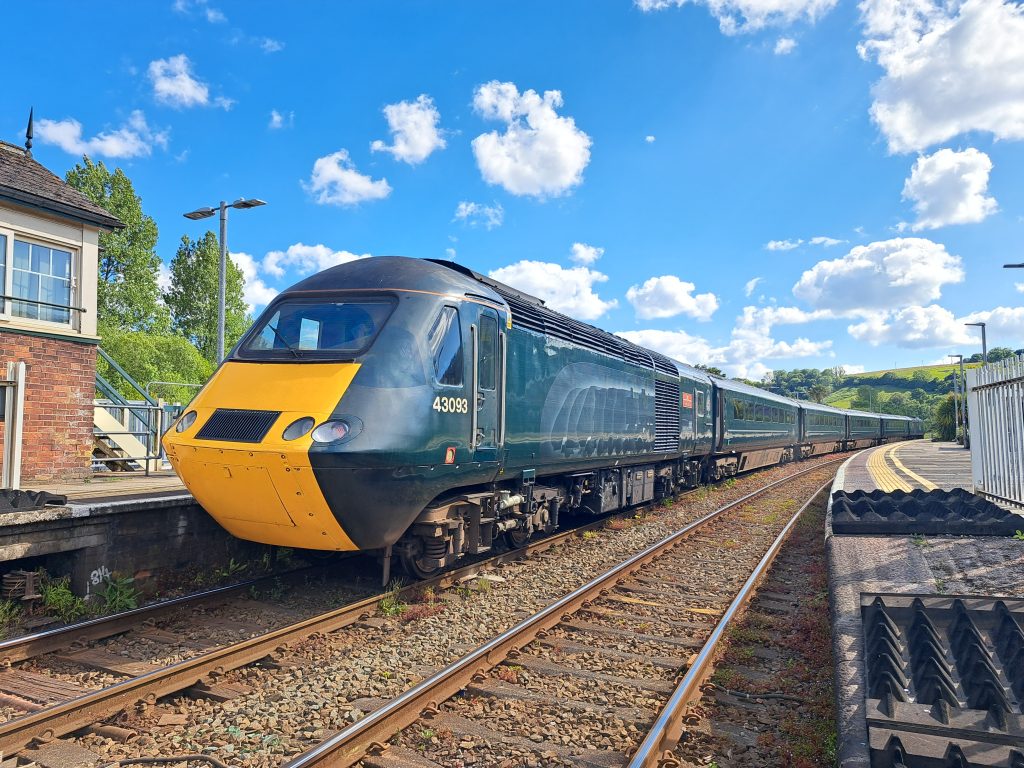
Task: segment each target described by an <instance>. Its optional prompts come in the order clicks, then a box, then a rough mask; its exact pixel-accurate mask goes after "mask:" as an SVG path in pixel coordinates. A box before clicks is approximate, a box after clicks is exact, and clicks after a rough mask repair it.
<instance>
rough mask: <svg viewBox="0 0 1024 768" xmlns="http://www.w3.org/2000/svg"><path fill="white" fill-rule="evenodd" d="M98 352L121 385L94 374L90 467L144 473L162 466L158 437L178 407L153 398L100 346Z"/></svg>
mask: <svg viewBox="0 0 1024 768" xmlns="http://www.w3.org/2000/svg"><path fill="white" fill-rule="evenodd" d="M98 352H99V355H100V356H101V357H102V358H103V359H104V360H106V361H107V363H108V364H109V365H110V367H111V369H112V370H113V371H114V376H115V377H119V383H121V384H122V386H121V387H120V388H119V387H116V386H114V384H112V383H111V382H109V381H107V379H105V378H103V376H101V375H100V374H99V373H97V374H96V393H97V394H98V395H99V396H100V397H98V398H97V399H95V400H93V406H94V407H93V451H92V455H93V468H94V469H96V468H98V467H102V468H105V469H108V470H110V471H113V472H145V473H146V474H147V475H148V474H150V472H156V471H159V470H162V469H164V468H165V464H164V459H163V457H162V456H161V448H160V438H161V437H163V431H164V429H165V428H166V426H168V425H170V423H171V421H172V420H173V418H174V417H175V416H176V415H177V413H176V412H175V411H176V410H178V409H177V408H176V407H175V406H165V405H164V404H163V403H160V402H158V401H157V400H154V399H153V398H152V397H151V396H150V395H149V393H148V392H146V391H145V390H144V389H143V388H142V387H141V386H139V383H138V382H137V381H135V379H133V378H132V377H131V376H130V375H129V374H128V372H127V371H125V370H124V368H122V367H121V366H120V365H118V364H117V362H116V361H115V360H114V359H113V358H112V357H110V355H108V354H107V353H106V352H105V351H104V350H103V349H102V348H100V349H99V350H98ZM124 385H127V386H124ZM124 390H131V391H132V392H133V393H134V394H135V395H137V396H134V395H133V396H132V397H131V398H126V397H125V396H124V395H123V394H121V392H122V391H124Z"/></svg>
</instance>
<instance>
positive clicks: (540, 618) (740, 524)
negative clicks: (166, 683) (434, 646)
mask: <svg viewBox="0 0 1024 768" xmlns="http://www.w3.org/2000/svg"><path fill="white" fill-rule="evenodd" d="M832 472H833V470H832V469H831V468H828V469H823V468H821V467H816V468H813V469H809V470H805V471H803V472H801V473H799V474H798V475H795V476H794V477H791V478H787V479H786V480H782V481H778V482H776V483H773V484H771V485H768V486H766V487H765V488H764V489H762V490H760V491H757V492H755V493H752V494H749V495H747V496H745V497H743V498H741V499H739V500H738V501H735V502H732V503H730V504H727V505H726V506H724V507H722V508H721V509H719V510H717V511H715V512H713V513H711V514H709V515H706V516H705V517H702V518H700V519H699V520H697V521H695V522H693V523H691V524H689V525H687V526H686V527H684V528H682V529H681V530H679V531H677V532H676V533H674V534H672V535H670V536H668V537H666V538H665V539H663V540H662V541H660V542H658V543H656V544H654V545H653V546H651V547H649V548H648V549H646V550H644V551H643V552H641V553H639V554H637V555H635V556H634V557H631V558H630V559H628V560H626V561H624V562H622V563H620V564H619V565H617V566H615V567H614V568H612V569H611V570H609V571H607V572H606V573H604V574H603V575H601V576H598V577H597V578H595V579H593V580H591V581H590V582H589V583H587V584H585V585H583V586H582V587H580V588H579V589H577V590H575V591H573V592H572V593H570V594H567V595H565V596H564V597H563V598H561V599H560V600H558V601H556V602H554V603H552V604H550V605H548V606H547V607H546V608H544V609H542V610H540V611H538V612H537V613H535V614H533V615H532V616H530V617H528V618H526V619H524V620H523V621H521V622H520V623H519V624H517V625H516V626H515V627H513V628H511V629H509V630H507V631H505V632H503V633H501V634H500V635H498V636H497V637H495V638H493V639H492V640H491V641H489V642H487V643H485V644H483V645H481V646H480V647H478V648H477V649H476V650H474V651H473V652H471V653H469V654H467V655H466V656H464V657H462V658H461V659H459V660H458V661H456V662H455V663H453V664H451V665H449V666H448V667H446V668H445V669H443V670H441V671H440V672H438V673H437V674H435V675H433V676H432V677H431V678H429V679H428V680H425V681H423V682H422V683H420V684H419V685H417V686H415V687H414V688H412V689H411V690H409V691H407V692H406V693H404V694H402V695H401V696H399V697H397V698H395V699H393V700H391V701H388V702H383V703H381V705H380V706H379V707H378V708H376V709H374V710H373V711H372V712H371V713H370V714H369V715H367V716H366V717H365V718H363V719H361V720H359V721H358V722H356V723H354V724H353V725H351V726H349V727H348V728H346V729H344V730H343V731H341V732H340V733H337V734H335V735H334V736H332V737H330V738H328V739H326V740H325V741H323V742H322V743H321V744H319V745H317V746H316V747H314V748H312V749H310V750H308V751H307V752H305V753H303V754H302V755H300V756H299V757H297V758H295V759H293V760H291V761H290V762H288V763H287V765H286V768H312V767H313V766H317V767H318V768H319V766H327V765H330V766H349V765H354V764H356V763H361V765H363V766H364V767H365V768H400V767H405V768H437V767H438V766H455V765H458V766H463V765H466V764H467V763H466V758H467V757H471V758H472V763H473V764H480V765H494V766H508V767H511V766H519V765H528V766H533V765H536V766H541V765H544V766H548V765H559V766H561V765H575V766H591V767H592V768H609V766H621V765H626V764H627V763H628V765H629V766H630V768H641V767H644V768H646V767H648V766H655V765H658V766H672V765H679V764H680V763H679V761H678V760H677V759H676V758H675V757H674V755H673V754H672V752H671V749H672V747H673V745H674V744H675V743H676V742H677V741H678V739H679V736H680V733H681V728H682V722H683V718H684V716H685V714H686V712H687V710H688V708H689V707H691V706H692V704H693V703H694V702H695V701H696V700H697V699H699V698H700V686H701V684H702V683H703V681H704V680H705V679H706V677H707V675H708V674H709V673H710V669H711V665H712V663H713V661H714V658H715V654H716V652H717V649H718V643H719V641H720V640H721V638H722V637H723V635H724V633H725V631H726V629H727V628H728V627H729V625H730V622H731V621H732V619H733V618H734V617H735V616H736V615H737V613H738V612H739V611H741V609H742V607H743V606H744V605H745V603H746V601H747V600H748V599H749V597H750V596H751V595H752V593H753V591H754V588H755V585H756V583H757V581H758V580H759V579H760V578H761V576H762V575H763V574H764V573H765V572H766V570H767V569H768V567H769V566H770V564H771V562H772V560H773V558H774V556H775V554H776V553H777V552H778V550H779V548H780V547H781V545H782V542H783V541H784V539H785V537H786V535H787V534H788V532H789V531H790V529H791V527H792V526H793V524H794V523H795V521H796V519H797V518H798V517H799V515H800V514H801V513H802V512H803V511H804V509H806V508H807V507H808V506H809V505H810V503H811V501H812V500H813V499H814V497H816V496H817V495H818V494H819V493H821V492H822V491H824V489H825V488H826V487H827V486H828V483H825V485H821V481H822V480H823V479H824V476H825V475H826V474H827V475H828V476H829V482H830V477H831V474H832ZM808 478H813V489H814V490H813V493H811V494H810V498H808V499H807V502H806V503H805V504H804V505H803V506H801V507H800V508H799V509H798V510H796V511H795V513H794V512H792V510H791V507H789V509H790V512H789V513H788V514H786V515H785V516H784V517H785V518H786V519H782V518H783V516H782V515H780V514H778V512H777V511H773V512H771V513H768V514H761V515H758V514H757V513H756V512H754V511H752V510H754V509H755V507H757V506H763V505H764V504H765V502H767V501H772V502H774V506H775V507H776V508H778V507H788V506H789V505H788V502H791V501H792V493H793V489H792V486H794V485H799V483H798V482H796V481H797V480H801V479H802V480H807V479H808ZM804 484H805V485H806V482H805V483H804ZM787 519H788V521H787ZM738 529H739V530H741V531H743V532H742V533H739V534H738ZM737 535H739V536H740V537H742V538H743V539H744V540H743V541H738V540H737V538H736V537H737ZM680 669H683V670H685V673H684V674H683V676H682V679H681V680H679V682H678V684H675V685H674V681H675V679H676V677H677V675H678V672H679V670H680ZM460 694H461V695H460ZM445 702H447V703H445ZM644 733H646V736H645V735H644ZM396 734H397V737H396ZM393 738H394V744H391V743H389V742H390V741H391V740H392V739H393ZM638 743H639V746H637V744H638Z"/></svg>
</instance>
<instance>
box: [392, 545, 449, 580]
mask: <svg viewBox="0 0 1024 768" xmlns="http://www.w3.org/2000/svg"><path fill="white" fill-rule="evenodd" d="M447 554H448V540H447V539H426V540H423V539H419V540H417V541H416V542H415V544H414V545H413V546H408V547H404V548H403V549H402V552H401V555H400V558H399V559H400V560H401V562H402V567H403V568H405V571H406V573H408V574H409V575H410V576H412V577H413V578H415V579H429V578H432V577H434V576H436V575H437V574H439V573H440V572H441V571H443V570H444V569H445V566H444V565H435V563H437V562H438V561H442V562H443V561H444V559H445V556H446V555H447Z"/></svg>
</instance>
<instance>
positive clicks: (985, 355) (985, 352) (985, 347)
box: [964, 323, 988, 363]
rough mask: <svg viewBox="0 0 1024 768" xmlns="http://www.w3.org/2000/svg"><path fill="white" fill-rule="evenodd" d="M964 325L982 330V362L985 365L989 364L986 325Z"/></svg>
mask: <svg viewBox="0 0 1024 768" xmlns="http://www.w3.org/2000/svg"><path fill="white" fill-rule="evenodd" d="M964 325H976V326H978V327H979V328H981V361H982V362H983V363H987V362H988V345H987V344H986V343H985V324H984V323H964Z"/></svg>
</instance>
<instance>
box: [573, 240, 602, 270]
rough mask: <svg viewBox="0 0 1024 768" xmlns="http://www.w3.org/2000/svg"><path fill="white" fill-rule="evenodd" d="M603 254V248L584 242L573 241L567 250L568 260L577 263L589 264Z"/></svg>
mask: <svg viewBox="0 0 1024 768" xmlns="http://www.w3.org/2000/svg"><path fill="white" fill-rule="evenodd" d="M602 256H604V248H598V247H597V246H596V245H587V244H586V243H573V244H572V248H571V249H570V252H569V260H570V261H573V262H575V263H577V264H584V265H587V266H589V265H590V264H593V263H594V262H595V261H597V260H598V259H600V258H601V257H602Z"/></svg>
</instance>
